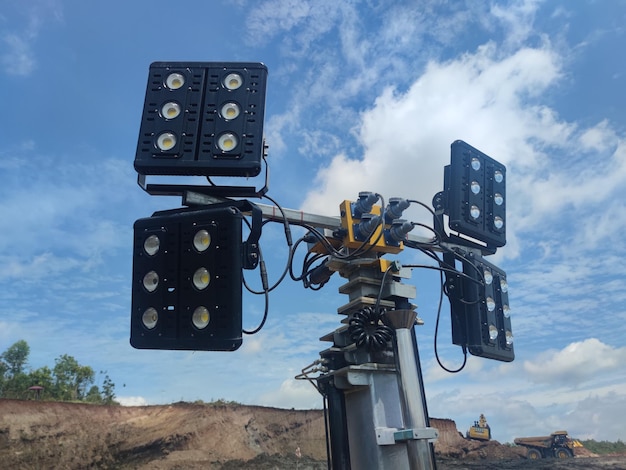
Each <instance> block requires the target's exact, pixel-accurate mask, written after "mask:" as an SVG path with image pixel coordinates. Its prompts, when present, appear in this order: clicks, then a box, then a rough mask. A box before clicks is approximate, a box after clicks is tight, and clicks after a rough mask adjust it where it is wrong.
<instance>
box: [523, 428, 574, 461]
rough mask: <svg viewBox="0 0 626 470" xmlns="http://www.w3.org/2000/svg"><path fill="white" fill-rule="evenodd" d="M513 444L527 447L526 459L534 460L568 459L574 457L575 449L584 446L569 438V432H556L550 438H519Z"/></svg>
mask: <svg viewBox="0 0 626 470" xmlns="http://www.w3.org/2000/svg"><path fill="white" fill-rule="evenodd" d="M513 442H514V443H515V444H516V445H518V446H524V447H526V448H527V449H528V451H527V453H526V457H527V458H529V459H533V460H535V459H545V458H548V457H556V458H557V459H568V458H570V457H573V456H574V450H573V449H574V447H581V446H582V444H581V443H580V441H578V440H576V439H572V438H571V437H569V435H568V434H567V431H555V432H553V433H552V434H550V435H549V436H540V437H517V438H515V439H514V440H513Z"/></svg>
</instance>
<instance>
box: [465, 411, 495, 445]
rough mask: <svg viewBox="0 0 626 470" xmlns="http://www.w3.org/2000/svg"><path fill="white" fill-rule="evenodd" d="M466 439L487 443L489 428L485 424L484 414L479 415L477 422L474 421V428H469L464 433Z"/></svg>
mask: <svg viewBox="0 0 626 470" xmlns="http://www.w3.org/2000/svg"><path fill="white" fill-rule="evenodd" d="M465 437H467V438H468V439H476V440H478V441H488V440H490V439H491V428H490V427H489V425H488V424H487V418H485V415H484V414H481V415H480V418H479V419H478V421H474V426H472V427H470V428H469V429H468V431H467V433H465Z"/></svg>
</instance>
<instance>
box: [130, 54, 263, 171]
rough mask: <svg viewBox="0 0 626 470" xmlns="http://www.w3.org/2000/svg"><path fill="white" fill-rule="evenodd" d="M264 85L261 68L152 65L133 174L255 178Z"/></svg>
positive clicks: (252, 65) (229, 64)
mask: <svg viewBox="0 0 626 470" xmlns="http://www.w3.org/2000/svg"><path fill="white" fill-rule="evenodd" d="M266 84H267V67H266V66H265V65H264V64H262V63H247V62H154V63H153V64H151V65H150V71H149V77H148V86H147V88H146V98H145V103H144V108H143V115H142V118H141V127H140V131H139V141H138V143H137V153H136V154H135V170H137V172H138V173H139V174H142V175H199V176H245V177H248V176H256V175H258V174H259V173H260V171H261V159H262V158H263V152H264V145H263V119H264V111H265V89H266Z"/></svg>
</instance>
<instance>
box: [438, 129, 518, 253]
mask: <svg viewBox="0 0 626 470" xmlns="http://www.w3.org/2000/svg"><path fill="white" fill-rule="evenodd" d="M451 150H452V151H451V157H450V165H448V166H446V167H445V171H444V192H443V198H442V200H443V201H444V202H443V204H444V206H445V207H444V213H445V214H447V215H448V226H449V227H450V229H451V230H455V231H457V232H459V233H461V234H464V235H467V236H469V237H472V238H474V239H476V240H480V241H481V242H483V243H485V244H486V245H487V247H489V248H496V247H502V246H504V245H505V244H506V191H505V188H506V167H505V166H504V165H503V164H501V163H499V162H497V161H496V160H494V159H493V158H491V157H489V156H487V155H485V154H484V153H482V152H481V151H480V150H477V149H475V148H474V147H472V146H471V145H469V144H467V143H465V142H463V141H462V140H457V141H455V142H453V143H452V145H451Z"/></svg>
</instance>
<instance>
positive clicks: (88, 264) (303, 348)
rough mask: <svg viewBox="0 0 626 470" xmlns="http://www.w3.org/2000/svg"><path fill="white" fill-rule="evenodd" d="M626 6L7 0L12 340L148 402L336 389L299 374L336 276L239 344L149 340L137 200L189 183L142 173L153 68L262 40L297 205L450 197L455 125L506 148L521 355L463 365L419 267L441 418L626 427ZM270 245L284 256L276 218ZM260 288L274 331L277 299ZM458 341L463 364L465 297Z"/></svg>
mask: <svg viewBox="0 0 626 470" xmlns="http://www.w3.org/2000/svg"><path fill="white" fill-rule="evenodd" d="M625 20H626V2H624V1H619V0H614V1H611V2H596V1H583V0H581V1H578V2H569V1H564V0H562V1H538V0H525V1H524V0H519V1H508V2H506V1H503V2H497V1H494V2H440V1H428V0H422V1H397V0H393V1H392V0H389V1H386V0H382V1H380V2H369V1H356V0H354V1H344V2H337V1H334V0H315V1H314V0H308V1H307V0H291V1H288V0H261V1H257V0H254V1H253V0H233V1H229V2H223V1H214V2H201V1H186V2H178V3H176V4H172V3H171V2H164V1H162V0H152V1H150V2H147V1H143V2H120V1H117V0H113V1H111V2H106V3H99V4H95V3H92V2H80V1H69V0H68V1H63V0H29V1H28V2H23V1H20V2H17V1H8V0H4V1H2V2H1V3H0V87H1V88H2V90H4V92H3V93H2V95H1V96H2V104H3V106H2V108H3V109H4V110H11V113H4V118H3V120H2V122H3V125H2V130H1V131H0V136H1V137H2V139H1V140H2V147H0V201H1V202H0V220H1V221H2V222H1V223H2V232H1V234H0V285H1V286H2V289H1V290H0V350H5V349H6V348H7V347H8V346H10V345H11V344H13V343H14V342H15V341H17V340H20V339H24V340H26V341H27V342H28V343H29V345H30V346H31V357H30V365H31V367H33V368H37V367H41V366H43V365H49V366H51V365H53V363H54V362H53V361H54V358H56V357H58V356H59V355H61V354H69V355H72V356H74V357H75V358H76V359H77V360H78V361H79V362H80V363H81V364H87V365H91V366H92V367H93V368H94V370H96V371H101V370H103V371H107V373H108V374H109V375H110V376H111V378H112V379H113V381H114V383H115V384H116V391H117V394H118V397H119V399H120V400H121V401H122V402H124V403H127V404H133V403H134V404H144V403H148V404H157V403H166V402H171V401H178V400H189V401H192V400H196V399H203V400H206V401H208V400H211V399H217V398H224V399H227V400H235V401H239V402H243V403H249V404H261V405H270V406H283V407H288V408H290V407H296V408H309V407H321V398H320V397H319V396H318V395H317V392H316V391H315V390H314V389H313V387H311V386H310V385H309V384H307V383H303V382H296V381H294V380H293V377H294V376H295V375H296V374H297V373H298V372H299V371H300V369H301V368H302V367H304V366H306V365H308V364H309V363H311V362H312V361H313V360H314V359H316V358H317V357H318V352H319V351H320V350H322V349H324V348H325V347H326V344H324V343H320V342H319V341H318V338H319V337H320V336H322V335H323V334H326V333H328V332H330V331H333V330H334V329H335V328H336V327H338V326H339V320H340V317H339V316H338V315H337V314H336V313H335V312H336V309H337V307H338V306H340V305H342V304H343V303H345V298H343V296H342V295H340V294H339V293H338V292H337V288H338V286H339V285H340V284H341V279H339V278H337V279H334V278H333V279H332V280H331V282H330V283H329V284H328V285H327V286H325V287H324V289H323V290H321V291H319V292H311V291H308V290H304V289H303V288H302V286H301V285H300V284H296V283H294V282H291V281H286V282H284V283H283V284H282V285H281V286H280V288H278V289H277V290H276V291H274V292H273V293H272V295H271V296H270V314H269V319H268V322H267V324H266V326H265V327H264V329H263V330H262V331H261V333H259V334H258V335H255V336H253V337H245V338H244V345H243V346H242V348H241V349H240V350H239V351H237V352H233V353H205V352H196V353H192V352H171V351H139V350H134V349H132V348H131V347H130V345H129V341H128V340H129V318H130V297H131V296H130V285H131V263H132V225H133V222H134V221H135V220H136V219H139V218H142V217H146V216H149V215H150V214H151V213H152V212H153V211H155V210H160V209H168V208H174V207H178V206H179V205H180V199H179V198H173V197H151V196H148V195H147V194H145V193H144V192H143V191H141V189H140V188H139V187H138V186H137V184H136V173H135V172H134V169H133V159H134V152H135V148H136V144H137V135H138V131H139V124H140V117H141V112H142V106H143V99H144V93H145V85H146V80H147V73H148V66H149V64H150V63H151V62H153V61H162V60H172V61H186V60H198V61H255V62H256V61H261V62H264V63H265V64H266V65H267V66H268V69H269V79H268V90H267V100H266V102H267V106H266V116H265V135H266V138H267V141H268V143H269V145H270V156H269V162H270V167H271V180H270V191H269V193H268V194H269V195H270V196H272V197H273V198H274V199H276V200H277V201H278V202H279V203H280V204H281V205H283V206H284V207H288V208H293V209H303V210H305V211H308V212H312V213H317V214H325V215H334V216H336V215H338V206H339V204H340V202H341V201H343V200H344V199H355V198H356V196H357V194H358V192H359V191H364V190H368V191H376V192H379V193H381V194H383V195H384V196H385V197H386V198H389V197H394V196H397V197H406V198H411V199H418V200H421V201H424V202H426V203H430V201H431V200H432V197H433V195H434V194H435V193H436V192H438V191H440V190H441V189H442V184H443V166H444V165H446V164H447V163H448V162H449V158H450V157H449V149H450V143H451V142H452V141H454V140H456V139H462V140H465V141H467V142H469V143H470V144H472V145H473V146H475V147H477V148H479V149H481V150H482V151H483V152H485V153H486V154H488V155H490V156H492V157H493V158H495V159H496V160H498V161H501V162H502V163H504V164H505V165H506V166H507V174H508V187H507V194H508V208H507V215H508V221H509V224H508V231H507V240H508V243H507V245H506V246H505V247H504V248H502V249H500V250H498V253H497V254H496V255H495V256H493V257H492V259H493V262H494V263H495V264H497V265H498V266H500V267H502V268H503V269H505V270H506V272H507V274H508V280H509V284H510V292H509V295H510V302H511V306H512V309H513V311H514V316H513V329H514V334H515V338H516V340H515V341H516V360H515V361H514V362H513V363H509V364H504V363H499V362H496V361H488V360H485V359H480V358H475V357H470V359H469V361H468V364H467V367H466V368H465V369H464V370H463V371H462V372H461V373H459V374H448V373H447V372H445V371H443V370H442V369H441V368H440V367H439V366H438V365H437V364H436V362H435V360H434V353H433V338H434V325H435V319H436V310H437V300H438V295H439V290H438V282H439V277H438V274H436V273H435V272H434V271H430V270H428V271H426V270H414V272H413V275H412V279H411V281H410V282H411V283H413V284H415V285H416V287H417V298H416V300H415V303H417V304H418V305H419V309H418V312H419V315H420V317H421V318H423V319H424V321H425V325H424V326H422V327H419V328H418V331H417V334H418V341H419V345H420V352H421V355H422V367H423V371H424V377H425V382H426V383H425V386H426V393H427V398H428V405H429V411H430V415H431V416H433V417H440V418H450V419H454V420H455V421H456V422H457V425H458V427H459V430H461V431H463V432H464V431H465V430H466V429H467V427H468V426H469V425H470V424H472V422H473V421H474V420H475V419H477V418H478V415H479V414H480V413H484V414H485V415H486V416H487V418H488V420H489V422H490V424H491V426H492V429H493V433H494V437H495V438H496V439H498V440H500V441H502V442H505V441H512V439H513V437H515V436H523V435H536V434H537V433H539V434H545V433H548V432H552V431H554V430H557V429H567V430H568V431H569V432H570V434H572V435H574V436H576V437H580V438H594V439H598V440H603V439H607V440H615V439H618V438H620V439H622V440H624V439H626V427H625V426H624V424H623V419H622V417H623V416H625V415H626V367H624V364H625V363H626V326H625V325H626V308H625V307H624V304H625V302H624V301H625V300H626V294H625V293H626V276H625V274H626V270H625V268H624V263H623V259H624V257H625V256H626V242H625V241H624V237H623V233H624V230H626V211H625V210H624V198H625V197H626V189H624V188H626V142H625V137H626V117H625V115H624V112H623V110H624V109H625V108H626V94H625V93H624V89H626V63H625V62H624V61H623V60H621V57H622V55H623V49H624V46H626V36H625V30H624V26H623V25H624V24H625ZM266 202H267V201H266ZM411 210H412V209H411ZM409 215H410V218H411V219H413V220H423V221H428V219H427V218H425V216H424V214H423V211H419V210H417V209H416V210H415V211H414V212H411V211H409ZM424 235H425V234H424ZM262 247H263V251H264V253H265V257H266V260H267V262H268V264H269V265H270V269H271V273H273V274H275V273H278V272H280V271H281V269H282V266H283V263H284V262H285V259H286V248H285V244H284V242H283V241H282V238H281V230H280V229H276V228H272V227H271V226H270V227H269V228H268V230H267V231H265V232H264V234H263V238H262ZM399 258H400V259H401V261H402V262H403V263H405V264H407V263H423V262H425V261H426V260H424V259H423V256H420V255H418V254H416V252H413V251H411V250H405V252H403V253H402V254H401V255H400V256H399ZM246 276H247V277H249V278H250V280H251V282H252V283H254V282H255V281H256V280H257V276H256V273H254V275H252V276H250V274H249V273H246ZM244 308H245V313H244V325H245V327H246V328H248V329H249V328H253V327H254V326H255V325H256V324H257V323H258V321H259V319H260V317H261V312H262V309H263V303H262V299H259V298H255V297H253V296H251V295H247V296H246V297H245V298H244ZM438 347H439V354H440V356H441V357H442V359H443V361H444V363H445V364H446V365H447V366H448V367H451V368H454V367H455V366H457V365H458V364H460V362H461V360H462V355H461V351H460V349H459V348H458V347H456V346H453V345H452V344H451V340H450V325H449V310H448V306H447V304H446V305H444V310H443V312H442V325H441V332H440V335H439V338H438ZM102 378H103V377H102V375H99V376H98V380H100V381H101V380H102Z"/></svg>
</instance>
